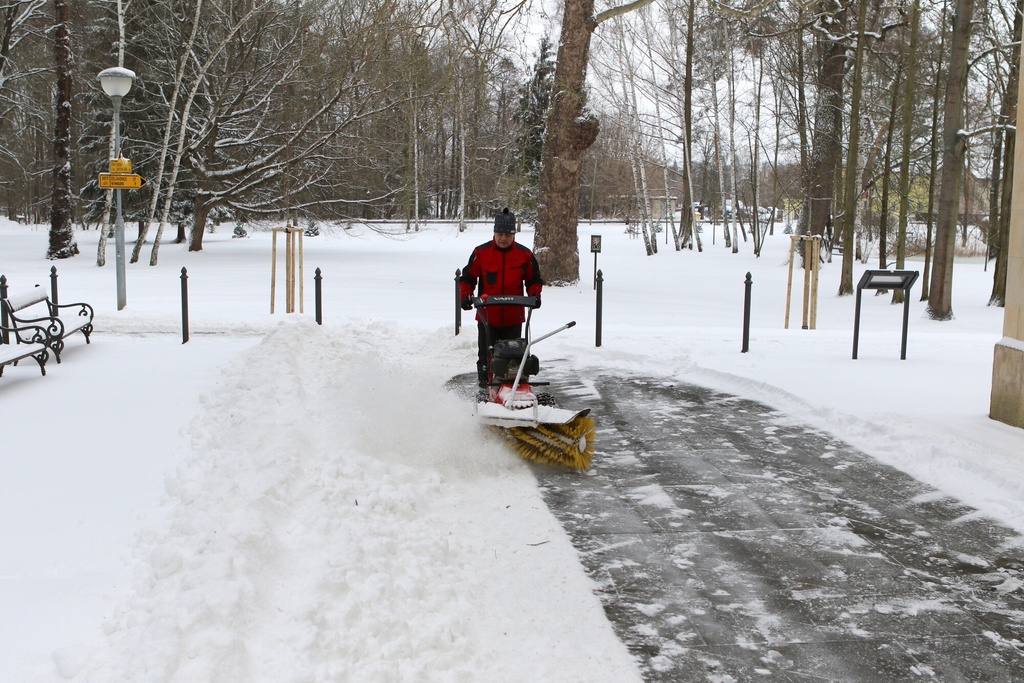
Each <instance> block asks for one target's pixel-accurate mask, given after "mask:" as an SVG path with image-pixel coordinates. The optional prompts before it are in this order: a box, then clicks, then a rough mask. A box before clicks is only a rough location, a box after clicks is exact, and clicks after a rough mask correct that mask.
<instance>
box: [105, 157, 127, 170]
mask: <svg viewBox="0 0 1024 683" xmlns="http://www.w3.org/2000/svg"><path fill="white" fill-rule="evenodd" d="M110 172H111V173H131V172H132V162H131V159H125V158H124V157H121V158H119V159H111V160H110Z"/></svg>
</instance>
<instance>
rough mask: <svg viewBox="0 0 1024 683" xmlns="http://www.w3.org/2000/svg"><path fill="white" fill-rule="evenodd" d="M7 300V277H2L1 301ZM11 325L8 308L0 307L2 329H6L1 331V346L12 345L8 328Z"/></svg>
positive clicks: (0, 284) (0, 277) (0, 287)
mask: <svg viewBox="0 0 1024 683" xmlns="http://www.w3.org/2000/svg"><path fill="white" fill-rule="evenodd" d="M6 298H7V276H6V275H0V299H6ZM9 324H10V323H8V322H7V307H6V306H0V327H3V328H5V329H3V330H0V344H10V343H11V340H10V339H9V338H8V337H7V329H6V328H7V326H8V325H9Z"/></svg>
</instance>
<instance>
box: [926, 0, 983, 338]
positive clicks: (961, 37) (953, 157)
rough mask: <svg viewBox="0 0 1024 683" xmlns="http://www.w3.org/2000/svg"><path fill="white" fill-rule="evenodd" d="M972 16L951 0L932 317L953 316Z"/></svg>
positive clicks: (968, 1)
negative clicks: (951, 18)
mask: <svg viewBox="0 0 1024 683" xmlns="http://www.w3.org/2000/svg"><path fill="white" fill-rule="evenodd" d="M973 15H974V0H956V1H955V3H954V12H953V32H952V45H951V47H950V56H949V70H948V72H947V75H946V90H945V95H944V98H943V107H942V114H943V122H942V178H941V192H940V194H939V215H938V223H937V225H936V232H935V263H934V265H933V268H932V277H931V286H930V290H931V293H930V295H929V297H928V307H927V312H928V317H930V318H931V319H933V320H951V319H952V318H953V254H954V249H955V242H956V224H957V213H958V208H959V205H960V190H961V184H960V183H961V180H962V178H963V170H964V154H965V150H966V146H967V140H966V136H965V131H964V130H963V121H964V93H965V91H966V89H967V75H968V69H967V59H968V48H969V46H970V40H971V21H972V18H973Z"/></svg>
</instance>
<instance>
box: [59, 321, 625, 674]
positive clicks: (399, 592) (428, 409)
mask: <svg viewBox="0 0 1024 683" xmlns="http://www.w3.org/2000/svg"><path fill="white" fill-rule="evenodd" d="M399 338H400V337H399V336H396V335H394V334H391V333H390V332H384V333H382V334H378V335H373V334H371V333H370V332H367V331H366V330H359V329H354V328H344V329H338V328H330V327H328V328H320V327H318V326H316V325H314V324H311V323H308V322H305V323H297V324H287V323H286V324H282V325H280V326H279V327H278V328H276V329H275V330H274V331H273V332H272V333H270V334H269V335H268V336H267V337H266V338H264V339H263V341H262V342H261V343H259V344H258V345H257V346H255V347H254V348H253V349H251V350H250V351H248V352H247V353H245V354H244V356H243V357H241V358H239V359H237V361H236V362H234V363H232V364H231V365H230V366H229V367H228V368H227V369H226V370H225V371H224V373H223V375H222V377H221V378H220V381H219V386H218V387H217V388H216V390H215V391H213V392H211V393H209V394H208V395H206V396H205V397H204V398H203V399H202V400H201V411H202V412H201V415H200V416H199V417H197V418H196V419H195V421H194V422H193V424H192V425H191V427H190V428H189V433H190V437H191V442H192V443H191V454H190V455H189V456H188V457H187V459H186V460H185V461H184V462H183V463H182V464H181V465H180V467H179V468H178V471H177V473H176V474H175V475H174V476H173V477H171V478H170V480H169V482H168V491H167V497H168V501H167V502H168V504H169V505H170V506H171V509H170V511H169V513H168V515H167V518H166V525H164V526H162V527H160V528H157V529H151V530H150V531H148V532H146V533H145V535H144V536H143V537H142V538H141V539H140V541H139V543H138V544H137V546H136V548H135V552H136V554H137V555H138V556H139V558H138V559H139V562H138V565H139V569H138V570H137V571H139V572H141V574H140V575H139V576H138V577H137V580H136V586H135V593H134V595H133V596H132V597H131V598H130V601H129V602H128V603H127V604H126V605H124V606H123V607H122V608H121V609H119V610H118V613H117V614H116V616H115V618H114V620H113V621H112V622H111V623H109V624H107V626H106V628H105V630H106V632H107V634H108V636H109V637H108V639H107V643H106V644H105V647H104V648H103V649H101V650H98V651H96V652H95V653H94V654H93V653H90V652H88V651H86V650H85V649H84V648H65V649H63V650H60V651H59V652H58V653H57V654H56V655H55V662H56V663H57V665H58V668H59V669H60V670H61V672H62V674H64V675H65V676H67V677H69V678H76V677H77V678H79V679H80V680H83V681H87V682H88V683H101V682H105V681H109V682H111V683H114V682H117V683H122V682H123V681H128V680H132V681H182V682H184V681H188V682H195V681H246V682H258V681H267V682H268V683H270V682H273V683H285V682H287V681H332V682H333V681H360V682H363V681H423V680H442V681H463V680H465V681H470V680H472V681H479V680H487V681H522V680H555V679H557V678H559V675H560V673H559V672H562V671H565V670H566V669H567V668H572V669H575V670H578V671H579V672H580V676H581V678H580V679H581V680H585V679H587V678H596V677H597V676H599V675H602V672H607V670H608V669H609V667H611V668H612V669H613V670H614V669H616V668H618V669H619V670H620V673H621V678H619V677H617V678H616V680H628V679H630V678H631V677H634V676H635V673H633V671H632V670H631V669H632V664H631V662H630V661H629V659H628V656H626V655H625V654H624V649H622V648H621V647H619V646H617V642H616V641H614V638H613V637H612V636H611V635H610V628H609V627H608V625H607V623H606V622H603V620H602V619H597V620H593V619H591V620H590V621H591V623H589V624H588V623H580V622H579V621H578V614H576V613H575V610H574V609H569V605H570V604H571V602H570V601H578V600H580V599H581V598H582V599H583V600H584V601H585V602H587V601H590V602H591V603H592V606H593V609H594V611H595V613H597V614H599V613H600V606H599V604H598V603H597V600H596V598H593V597H592V596H591V595H590V594H589V586H588V585H587V582H586V580H585V579H584V578H583V577H582V572H581V570H579V569H578V567H575V566H574V565H575V555H574V551H573V549H572V547H571V545H569V543H568V541H567V539H566V538H565V536H564V534H563V533H562V531H561V530H560V529H559V528H558V525H557V523H556V522H555V521H554V519H553V518H552V517H551V515H550V513H548V511H547V509H546V508H545V507H544V506H543V503H541V502H540V500H539V498H538V495H537V492H536V484H535V482H534V480H533V477H532V475H530V473H529V471H528V469H527V468H526V467H525V466H524V465H523V464H522V463H521V462H520V461H519V460H517V459H516V457H515V456H514V455H513V454H511V453H510V452H509V451H508V450H507V449H506V448H504V447H503V446H502V445H501V444H500V442H499V441H497V440H495V439H489V438H487V436H486V433H483V434H482V433H481V430H480V428H479V427H478V425H477V424H476V423H475V421H474V420H473V418H472V411H471V409H470V408H469V407H468V405H467V404H466V403H465V402H464V401H462V400H460V399H458V398H457V397H455V396H454V395H445V394H441V395H439V394H438V391H437V382H436V381H434V380H433V379H428V378H427V377H425V376H423V375H419V374H417V372H416V371H415V370H414V369H413V368H411V367H409V366H408V365H405V364H403V363H402V362H401V356H400V355H399V354H400V353H403V352H407V350H401V349H398V348H396V347H397V343H396V339H399ZM524 521H525V523H524ZM559 567H567V568H569V569H568V571H569V572H570V575H569V576H567V577H566V580H565V582H564V583H563V584H562V585H558V584H557V583H556V584H555V585H550V584H549V583H546V582H545V580H544V578H543V577H544V576H545V575H557V574H558V572H559ZM538 569H539V570H540V571H538ZM497 577H501V581H496V580H495V579H496V578H497ZM509 577H513V581H512V582H509V581H508V579H509ZM559 601H562V602H565V604H566V609H565V610H564V611H562V612H561V613H562V614H563V615H564V616H563V617H562V619H561V620H560V621H559V620H557V619H556V620H552V619H551V615H552V614H558V613H559V610H558V609H557V603H558V602H559ZM531 612H534V613H536V618H530V616H529V615H530V614H531ZM555 635H557V638H552V636H555ZM609 644H611V647H609ZM553 645H554V646H553ZM509 650H514V651H516V652H523V653H534V654H531V655H530V656H526V657H517V658H516V659H515V662H516V666H515V667H514V668H512V669H510V668H508V661H509V653H508V651H509ZM587 672H589V673H587Z"/></svg>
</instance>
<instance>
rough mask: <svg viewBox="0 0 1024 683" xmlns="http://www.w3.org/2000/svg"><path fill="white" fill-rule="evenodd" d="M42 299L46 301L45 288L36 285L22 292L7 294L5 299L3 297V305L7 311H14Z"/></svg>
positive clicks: (39, 301)
mask: <svg viewBox="0 0 1024 683" xmlns="http://www.w3.org/2000/svg"><path fill="white" fill-rule="evenodd" d="M43 301H46V290H45V289H43V288H42V287H36V288H35V289H30V290H29V291H27V292H24V293H22V294H15V295H14V296H8V297H7V298H6V299H3V305H4V308H6V309H7V312H8V313H14V312H16V311H20V310H22V309H25V308H28V307H29V306H34V305H36V304H38V303H42V302H43Z"/></svg>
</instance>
